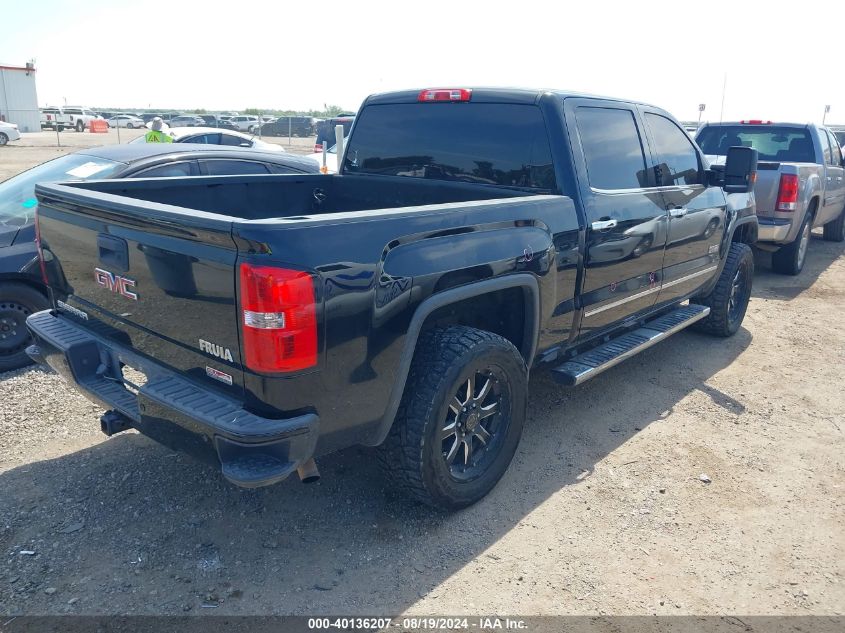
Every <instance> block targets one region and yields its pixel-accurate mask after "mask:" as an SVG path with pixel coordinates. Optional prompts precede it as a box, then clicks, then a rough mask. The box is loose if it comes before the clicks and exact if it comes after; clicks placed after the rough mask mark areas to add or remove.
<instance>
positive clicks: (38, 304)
mask: <svg viewBox="0 0 845 633" xmlns="http://www.w3.org/2000/svg"><path fill="white" fill-rule="evenodd" d="M49 307H50V304H49V302H48V301H47V297H45V296H44V295H43V294H41V293H40V292H39V291H38V290H36V289H35V288H33V287H31V286H27V285H26V284H21V283H15V282H4V283H0V336H4V335H5V336H9V337H14V338H13V339H11V340H10V339H4V340H0V372H4V371H11V370H12V369H18V368H20V367H26V366H27V365H29V364H30V363H31V362H32V360H30V358H29V356H27V355H26V352H25V351H24V350H26V348H27V346H28V345H31V344H32V338H31V337H30V336H29V334H28V332H26V326H25V325H24V320H25V319H26V317H27V316H29V315H30V314H32V313H34V312H38V311H39V310H45V309H47V308H49ZM19 328H22V330H21V329H19ZM19 332H20V333H22V334H23V336H21V335H20V334H18V333H19ZM5 340H8V341H9V343H12V342H14V343H15V344H14V347H7V346H6V345H4V341H5Z"/></svg>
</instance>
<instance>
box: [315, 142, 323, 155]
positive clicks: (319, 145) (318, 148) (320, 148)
mask: <svg viewBox="0 0 845 633" xmlns="http://www.w3.org/2000/svg"><path fill="white" fill-rule="evenodd" d="M322 151H323V144H322V143H315V144H314V153H315V154H318V153H320V152H322Z"/></svg>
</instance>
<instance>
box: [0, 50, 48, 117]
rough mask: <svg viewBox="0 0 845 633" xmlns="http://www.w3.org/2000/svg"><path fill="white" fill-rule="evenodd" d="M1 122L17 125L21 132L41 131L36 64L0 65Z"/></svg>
mask: <svg viewBox="0 0 845 633" xmlns="http://www.w3.org/2000/svg"><path fill="white" fill-rule="evenodd" d="M0 120H3V121H8V122H10V123H17V124H18V128H19V129H20V131H21V132H37V131H39V130H40V129H41V119H40V114H39V112H38V95H37V94H36V92H35V65H34V64H32V63H27V65H26V66H6V65H4V64H0Z"/></svg>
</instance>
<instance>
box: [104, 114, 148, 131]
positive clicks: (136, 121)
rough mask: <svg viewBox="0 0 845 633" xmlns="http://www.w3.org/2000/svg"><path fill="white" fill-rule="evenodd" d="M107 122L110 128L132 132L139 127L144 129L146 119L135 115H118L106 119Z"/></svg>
mask: <svg viewBox="0 0 845 633" xmlns="http://www.w3.org/2000/svg"><path fill="white" fill-rule="evenodd" d="M106 121H108V124H109V127H125V128H128V129H130V130H132V129H134V128H137V127H144V119H142V118H141V117H138V116H135V115H134V114H118V115H116V116H113V117H112V118H110V119H106Z"/></svg>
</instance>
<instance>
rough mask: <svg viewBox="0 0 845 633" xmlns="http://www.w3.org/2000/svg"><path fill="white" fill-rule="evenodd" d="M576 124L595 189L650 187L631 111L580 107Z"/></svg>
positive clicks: (590, 180) (640, 141) (589, 177)
mask: <svg viewBox="0 0 845 633" xmlns="http://www.w3.org/2000/svg"><path fill="white" fill-rule="evenodd" d="M575 120H576V121H577V125H578V135H579V136H580V138H581V148H582V150H583V152H584V160H585V161H586V163H587V178H588V180H589V182H590V186H591V187H592V188H594V189H640V188H643V187H647V186H648V175H647V173H646V168H645V156H644V154H643V145H642V140H641V139H640V134H639V132H638V130H637V123H636V120H635V119H634V113H633V112H632V111H631V110H624V109H617V108H592V107H580V108H578V109H577V110H576V111H575Z"/></svg>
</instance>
